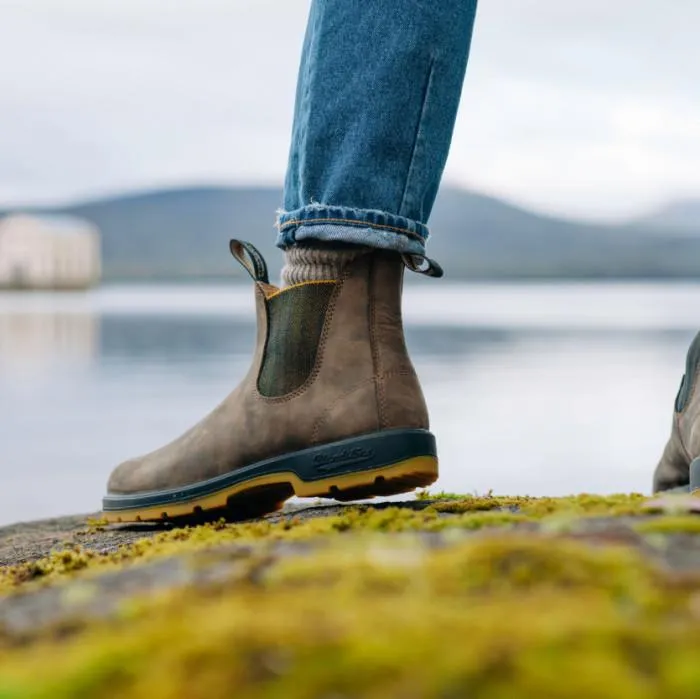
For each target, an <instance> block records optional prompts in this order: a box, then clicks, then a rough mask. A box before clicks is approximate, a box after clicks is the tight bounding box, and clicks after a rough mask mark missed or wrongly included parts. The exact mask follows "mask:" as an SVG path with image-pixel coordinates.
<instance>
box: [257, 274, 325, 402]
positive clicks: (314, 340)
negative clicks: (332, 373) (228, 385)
mask: <svg viewBox="0 0 700 699" xmlns="http://www.w3.org/2000/svg"><path fill="white" fill-rule="evenodd" d="M335 287H336V283H335V282H310V283H308V284H299V285H298V286H293V287H290V288H289V289H285V290H283V291H282V292H281V293H279V294H275V295H274V296H272V297H271V298H270V299H268V300H267V301H266V303H267V318H268V320H267V322H268V328H267V330H268V332H267V344H266V345H265V353H264V355H263V361H262V366H261V368H260V375H259V376H258V391H259V392H260V394H261V395H263V396H265V397H266V398H277V397H279V396H283V395H285V394H287V393H291V392H292V391H295V390H296V389H297V388H299V387H300V386H301V385H302V384H303V383H304V382H305V381H306V380H307V379H308V378H309V375H310V374H311V371H312V370H313V368H314V364H315V363H316V352H317V350H318V343H319V340H320V338H321V332H322V331H323V324H324V322H325V320H326V311H327V310H328V304H329V302H330V299H331V294H332V293H333V290H334V289H335Z"/></svg>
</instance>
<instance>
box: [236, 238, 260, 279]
mask: <svg viewBox="0 0 700 699" xmlns="http://www.w3.org/2000/svg"><path fill="white" fill-rule="evenodd" d="M229 250H230V251H231V254H232V255H233V256H234V257H235V258H236V259H237V260H238V261H239V262H240V263H241V265H243V267H245V269H246V270H247V271H248V274H250V276H251V277H252V278H253V281H254V282H263V283H264V284H269V283H270V278H269V277H268V274H267V265H266V264H265V258H264V257H263V256H262V255H261V254H260V251H259V250H258V249H257V248H256V247H255V245H253V244H252V243H247V242H246V241H245V240H231V241H230V242H229Z"/></svg>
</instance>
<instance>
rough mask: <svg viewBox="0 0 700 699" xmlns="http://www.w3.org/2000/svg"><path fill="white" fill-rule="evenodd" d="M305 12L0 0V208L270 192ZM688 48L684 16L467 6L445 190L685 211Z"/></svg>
mask: <svg viewBox="0 0 700 699" xmlns="http://www.w3.org/2000/svg"><path fill="white" fill-rule="evenodd" d="M367 1H368V2H370V1H373V2H380V1H381V2H390V1H391V0H367ZM436 1H437V0H436ZM308 4H309V3H308V0H0V205H2V204H8V203H19V202H27V201H60V200H63V199H66V198H77V197H83V196H88V195H94V194H101V193H112V192H116V191H121V190H124V189H135V188H140V187H144V186H147V187H152V186H158V185H169V184H182V183H187V184H189V183H193V182H195V183H196V182H206V183H227V182H262V183H279V182H281V180H282V177H283V173H284V167H285V164H286V157H287V152H288V139H289V132H290V120H291V113H292V107H293V96H294V85H295V80H296V72H297V61H298V57H299V53H300V46H301V42H302V38H303V31H304V25H305V21H306V13H307V9H308ZM699 32H700V1H699V0H481V6H480V8H479V14H478V17H477V24H476V30H475V36H474V42H473V45H472V57H471V62H470V65H469V69H468V71H467V81H466V84H465V90H464V95H463V99H462V105H461V108H460V113H459V117H458V122H457V128H456V133H455V139H454V142H453V148H452V153H451V155H450V160H449V163H448V166H447V171H446V181H448V182H452V183H457V184H463V185H465V186H469V187H473V188H476V189H479V190H481V191H485V192H488V193H492V194H496V195H500V196H504V197H506V198H508V199H510V200H513V201H515V202H518V203H521V204H525V205H528V206H532V207H536V208H537V209H540V210H545V211H551V212H555V213H560V214H567V215H572V216H586V217H591V218H620V217H625V216H627V215H634V214H636V213H639V212H644V211H646V210H649V209H653V208H654V207H655V206H656V205H657V204H659V203H662V202H665V201H667V200H669V199H674V198H679V197H688V196H700V40H698V36H699Z"/></svg>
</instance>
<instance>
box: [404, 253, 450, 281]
mask: <svg viewBox="0 0 700 699" xmlns="http://www.w3.org/2000/svg"><path fill="white" fill-rule="evenodd" d="M401 259H402V260H403V263H404V264H405V265H406V267H407V268H408V269H410V270H411V272H417V273H418V274H425V276H426V277H435V278H436V279H437V278H439V277H442V276H443V274H444V272H443V271H442V267H440V265H439V264H438V263H437V262H435V260H432V259H430V258H429V257H426V256H425V255H411V254H403V255H401Z"/></svg>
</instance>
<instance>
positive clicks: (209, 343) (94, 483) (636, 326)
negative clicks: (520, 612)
mask: <svg viewBox="0 0 700 699" xmlns="http://www.w3.org/2000/svg"><path fill="white" fill-rule="evenodd" d="M404 305H405V315H406V321H407V335H408V342H409V347H410V349H411V351H412V356H413V358H414V361H415V364H416V367H417V369H418V372H419V374H420V376H421V379H422V381H423V385H424V389H425V393H426V397H427V400H428V404H429V406H430V409H431V418H432V425H433V430H434V432H435V433H436V435H437V438H438V445H439V450H440V457H441V474H442V475H441V479H440V481H439V483H438V484H437V486H436V488H438V489H444V490H449V491H460V492H478V493H484V492H487V491H489V490H493V491H494V492H496V493H509V494H516V493H517V494H533V495H544V494H552V495H562V494H567V493H572V492H582V491H586V492H597V493H610V492H620V491H632V490H634V491H647V490H648V488H649V485H650V479H651V472H652V469H653V467H654V465H655V464H656V461H657V459H658V457H659V454H660V452H661V449H662V447H663V444H664V442H665V440H666V438H667V436H668V430H669V428H670V423H671V411H672V403H673V398H674V396H675V393H676V389H677V387H678V383H679V381H680V377H681V374H682V370H683V363H684V358H685V352H686V349H687V346H688V344H689V342H690V341H691V339H692V337H693V336H694V334H695V331H696V330H697V329H698V327H700V313H698V309H699V308H700V285H662V284H634V285H621V284H620V285H616V284H610V285H607V284H606V285H603V284H577V285H455V284H449V283H446V282H443V283H440V282H434V283H430V284H424V283H419V284H415V285H411V286H409V288H408V289H407V290H406V295H405V304H404ZM253 337H254V325H253V299H252V293H251V290H250V288H249V287H242V286H240V287H239V286H172V287H165V286H152V287H148V286H141V287H137V286H121V287H120V286H114V287H104V288H101V289H99V290H96V291H94V292H89V293H85V294H60V295H55V294H2V295H0V523H8V522H13V521H18V520H29V519H35V518H40V517H49V516H53V515H60V514H68V513H76V512H89V511H94V510H96V509H98V508H99V506H100V498H101V496H102V494H103V488H104V484H105V482H106V479H107V477H108V475H109V472H110V470H111V468H112V467H113V466H114V465H115V464H116V463H118V462H119V461H121V460H123V459H125V458H128V457H130V456H133V455H136V454H139V453H142V452H144V451H148V450H151V449H153V448H155V447H158V446H160V445H161V444H163V443H165V442H166V441H169V440H170V439H172V438H174V437H176V436H177V435H178V434H180V433H181V432H182V431H183V430H185V429H186V428H187V427H189V426H190V425H191V424H193V423H194V422H196V421H197V420H198V419H199V418H200V417H202V416H203V415H204V414H205V413H206V412H208V411H209V409H211V408H212V407H214V405H216V403H218V401H219V400H220V399H221V398H223V397H224V396H225V395H226V394H227V393H228V392H229V390H230V389H231V388H232V387H233V386H234V385H235V384H236V383H237V381H238V380H239V379H240V378H241V377H242V376H243V374H244V373H245V371H246V370H247V367H248V362H249V358H250V350H251V348H252V345H253Z"/></svg>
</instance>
